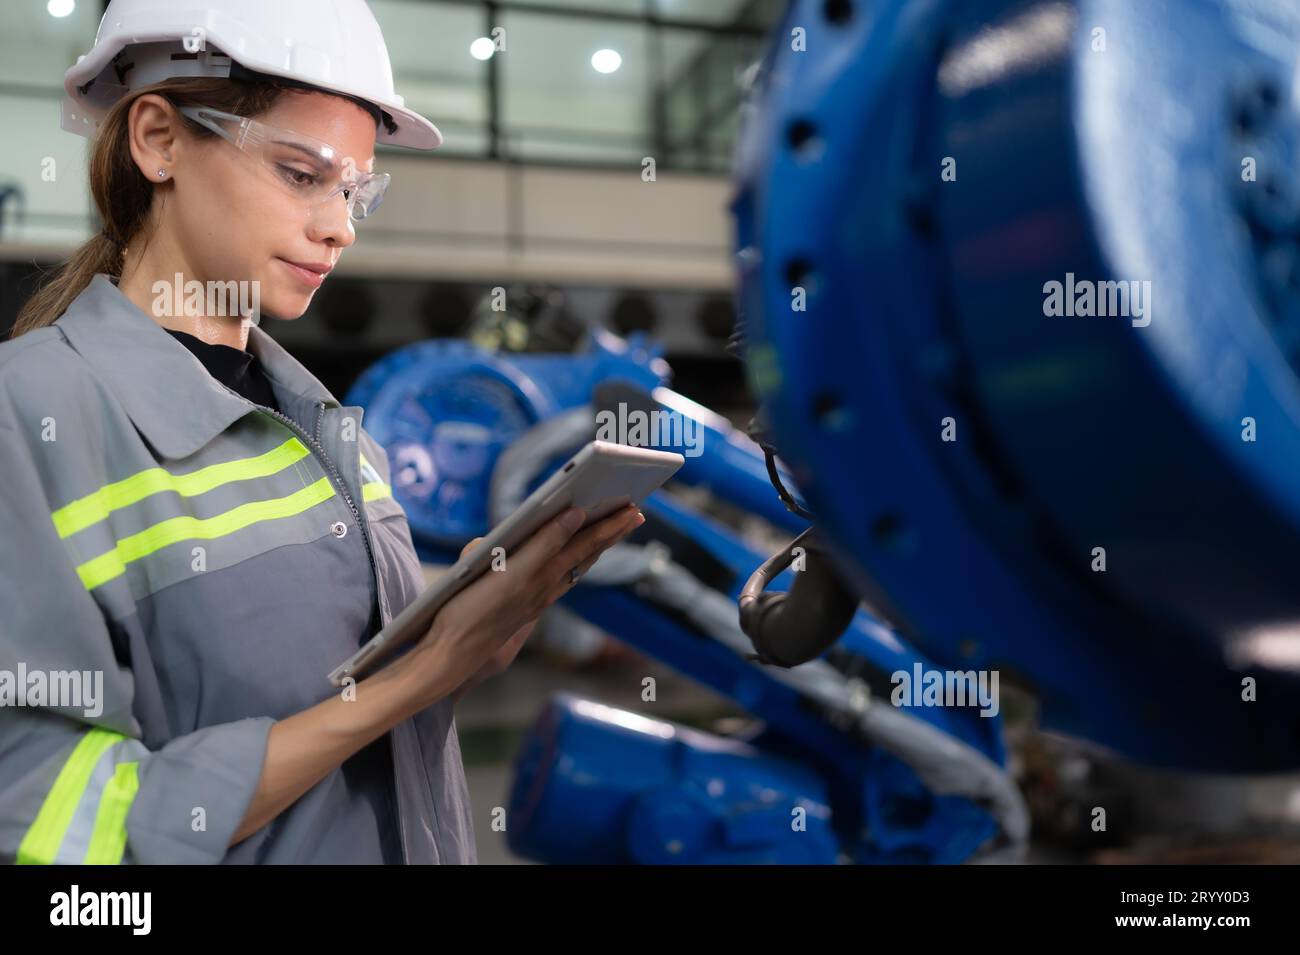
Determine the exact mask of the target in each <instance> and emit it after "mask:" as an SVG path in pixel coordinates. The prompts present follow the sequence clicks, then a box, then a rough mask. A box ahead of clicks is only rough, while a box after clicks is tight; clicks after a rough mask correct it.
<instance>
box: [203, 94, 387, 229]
mask: <svg viewBox="0 0 1300 955" xmlns="http://www.w3.org/2000/svg"><path fill="white" fill-rule="evenodd" d="M180 112H181V113H182V114H183V115H184V116H186V117H188V118H189V119H192V120H194V122H196V123H198V124H199V125H201V126H204V127H206V128H207V129H210V130H212V131H213V132H214V133H216V134H217V135H218V136H220V137H221V138H222V139H225V140H227V141H229V142H230V143H232V144H234V145H235V146H236V147H238V148H239V149H241V150H243V151H244V152H245V153H247V154H248V155H250V156H252V157H253V158H255V159H257V160H258V161H259V162H260V163H261V164H262V165H263V166H265V167H266V168H267V169H268V170H269V171H270V172H271V174H272V177H273V178H274V180H275V181H276V182H277V183H278V184H280V186H281V187H282V188H283V189H284V190H285V191H286V192H287V193H289V194H290V195H293V196H296V197H297V198H299V199H301V200H302V201H303V202H304V203H305V204H306V205H308V206H309V207H310V208H312V209H315V208H317V207H319V206H320V204H321V203H323V202H326V201H328V200H330V199H333V198H334V197H335V196H337V195H338V194H339V193H342V194H343V199H344V201H345V202H347V207H348V215H349V216H351V217H352V218H353V219H355V220H358V221H359V220H361V219H364V218H365V217H366V216H368V215H370V214H371V213H373V212H374V211H375V210H376V209H378V208H379V203H380V202H382V201H383V198H384V193H385V192H386V191H387V190H388V181H389V176H388V173H384V172H379V173H375V172H366V171H365V170H363V169H358V168H357V166H356V161H355V160H353V159H352V157H350V156H341V155H340V154H339V151H338V150H337V149H335V148H334V147H333V146H331V145H329V144H328V143H323V142H321V141H320V140H319V139H313V138H312V137H311V136H305V135H303V134H302V133H295V132H293V131H292V130H288V129H282V128H280V127H278V126H268V125H267V124H266V123H259V122H258V121H257V120H255V119H248V118H247V117H244V116H235V115H234V114H233V113H223V112H221V111H220V110H216V109H212V108H210V107H207V106H182V107H180Z"/></svg>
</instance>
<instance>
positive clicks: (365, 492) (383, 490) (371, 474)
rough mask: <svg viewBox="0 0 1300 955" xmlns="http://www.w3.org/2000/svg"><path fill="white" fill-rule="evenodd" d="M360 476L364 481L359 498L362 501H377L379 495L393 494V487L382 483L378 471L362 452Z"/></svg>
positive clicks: (388, 495) (390, 495) (387, 495)
mask: <svg viewBox="0 0 1300 955" xmlns="http://www.w3.org/2000/svg"><path fill="white" fill-rule="evenodd" d="M361 478H362V480H363V481H365V483H364V484H362V485H361V499H362V500H363V501H377V500H379V498H381V497H392V496H393V489H392V488H391V487H389V486H388V485H387V484H385V483H384V481H383V479H382V478H381V477H380V476H379V471H377V470H376V469H375V466H374V465H373V464H371V463H370V462H369V461H367V460H366V456H365V455H364V454H362V455H361Z"/></svg>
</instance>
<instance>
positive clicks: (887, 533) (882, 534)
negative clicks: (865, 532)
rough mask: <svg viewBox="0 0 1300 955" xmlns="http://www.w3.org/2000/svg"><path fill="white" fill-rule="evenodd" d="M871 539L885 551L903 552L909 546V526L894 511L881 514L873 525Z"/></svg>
mask: <svg viewBox="0 0 1300 955" xmlns="http://www.w3.org/2000/svg"><path fill="white" fill-rule="evenodd" d="M871 537H872V539H873V540H874V541H875V542H876V544H877V545H878V546H880V547H882V548H884V549H885V550H891V551H901V550H904V549H905V548H906V547H907V544H908V533H907V526H906V525H905V524H904V523H903V518H902V517H901V516H899V515H898V514H897V513H896V512H894V511H889V512H887V513H885V514H881V515H880V516H879V517H877V518H876V519H875V521H874V522H873V523H872V525H871Z"/></svg>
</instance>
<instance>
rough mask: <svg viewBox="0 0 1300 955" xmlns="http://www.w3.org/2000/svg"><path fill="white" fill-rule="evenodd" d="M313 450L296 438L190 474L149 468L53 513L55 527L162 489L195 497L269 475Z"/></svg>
mask: <svg viewBox="0 0 1300 955" xmlns="http://www.w3.org/2000/svg"><path fill="white" fill-rule="evenodd" d="M310 453H311V452H310V451H308V450H307V446H306V445H304V444H303V443H302V442H301V441H299V440H298V439H297V438H290V439H289V440H288V441H286V442H284V444H282V445H280V446H279V447H278V448H273V449H271V450H270V451H267V452H266V453H265V454H259V455H258V456H257V457H253V458H242V459H240V460H238V461H223V462H221V463H219V464H210V465H208V466H207V467H205V468H200V469H199V470H197V471H191V472H190V473H189V474H172V473H171V472H170V471H167V470H165V469H163V468H149V469H147V470H144V471H141V472H140V473H139V474H133V475H131V476H130V477H128V478H123V479H122V480H120V481H115V482H114V483H112V484H106V485H104V486H103V487H101V488H100V489H99V490H98V491H95V492H94V493H93V494H87V495H86V496H85V497H82V498H78V499H77V500H75V501H73V502H72V503H71V504H67V505H65V506H63V507H61V508H59V509H58V510H57V511H55V512H54V514H53V518H54V529H55V530H57V531H58V533H59V537H61V538H63V537H68V536H70V535H72V534H75V533H77V531H80V530H85V529H86V528H87V527H89V526H90V525H92V524H97V523H99V522H100V521H102V520H104V518H106V517H108V515H109V514H111V513H112V512H113V511H116V510H118V509H119V508H123V507H128V506H130V505H131V504H134V503H136V502H137V501H142V500H144V499H145V498H146V497H150V496H151V495H154V494H158V493H159V492H161V491H175V492H176V493H177V494H180V495H181V496H182V497H194V496H196V495H199V494H203V493H205V492H207V491H211V490H212V489H213V488H217V487H220V486H221V485H223V484H229V483H230V482H232V481H248V480H251V479H253V478H260V477H268V476H270V475H272V474H275V473H277V472H279V471H282V470H284V469H285V468H287V467H288V466H289V465H291V464H293V463H294V462H295V461H298V460H299V459H301V458H304V457H306V456H307V455H308V454H310Z"/></svg>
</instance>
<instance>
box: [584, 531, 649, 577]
mask: <svg viewBox="0 0 1300 955" xmlns="http://www.w3.org/2000/svg"><path fill="white" fill-rule="evenodd" d="M644 523H645V518H644V517H643V518H641V520H634V521H632V522H630V523H629V524H628V525H626V526H624V528H623V529H622V530H621V531H619V532H618V534H617V535H616V536H615V537H614V539H613V540H611V541H609V542H608V543H606V544H605V546H604V547H602V548H601V549H600V550H599V551H597V552H596V553H594V554H592V555H591V556H590V557H588V558H587V559H586V560H584V561H583V562H582V563H581V564H579V565H578V576H579V577H581V576H582V575H583V574H585V573H586V572H587V571H589V570H591V568H592V567H594V566H595V565H596V561H598V560H600V558H601V556H602V555H603V554H604V553H605V551H607V550H609V549H610V548H611V547H613V546H614V545H615V544H617V543H619V542H620V541H622V540H623V539H624V538H626V537H627V535H628V534H631V533H632V532H633V531H634V530H636V529H637V528H638V527H640V526H641V525H642V524H644Z"/></svg>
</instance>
